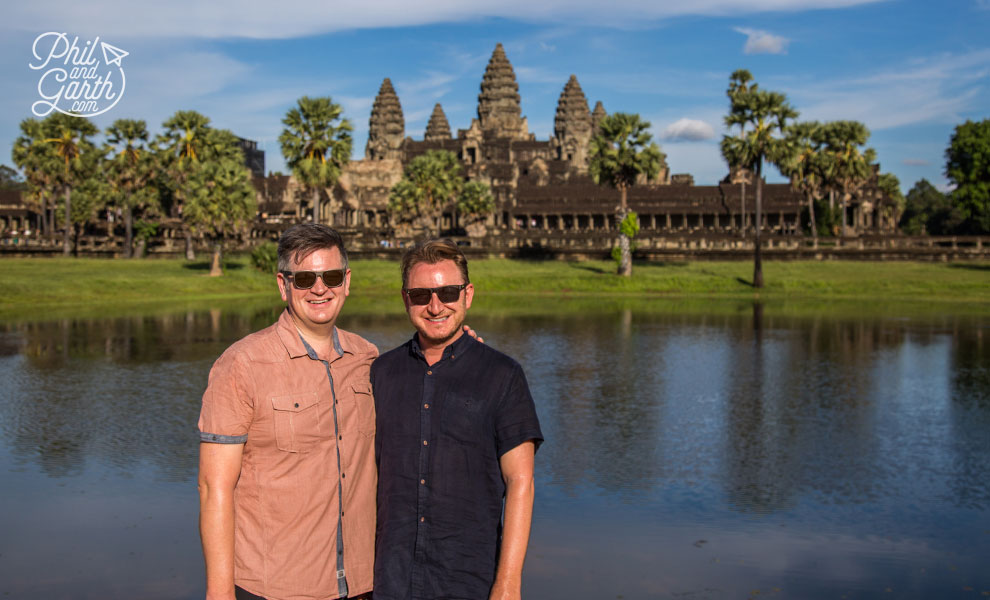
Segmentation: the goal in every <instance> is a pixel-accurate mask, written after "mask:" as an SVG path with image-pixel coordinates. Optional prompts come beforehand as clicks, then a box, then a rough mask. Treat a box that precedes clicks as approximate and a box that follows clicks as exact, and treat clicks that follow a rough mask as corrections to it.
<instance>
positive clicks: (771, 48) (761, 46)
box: [734, 27, 790, 54]
mask: <svg viewBox="0 0 990 600" xmlns="http://www.w3.org/2000/svg"><path fill="white" fill-rule="evenodd" d="M734 29H735V30H736V32H738V33H741V34H743V35H745V36H746V44H745V45H744V46H743V52H745V53H746V54H787V44H789V43H790V40H789V39H787V38H785V37H781V36H779V35H774V34H772V33H770V32H769V31H762V30H760V29H749V28H747V27H735V28H734Z"/></svg>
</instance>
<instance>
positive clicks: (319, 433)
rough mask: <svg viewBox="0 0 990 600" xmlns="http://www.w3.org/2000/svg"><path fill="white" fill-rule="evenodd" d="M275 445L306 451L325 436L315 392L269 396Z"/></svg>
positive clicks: (281, 448)
mask: <svg viewBox="0 0 990 600" xmlns="http://www.w3.org/2000/svg"><path fill="white" fill-rule="evenodd" d="M272 409H274V413H275V446H276V447H277V448H278V449H279V450H282V451H283V452H309V451H310V450H312V449H313V448H314V447H315V446H316V444H317V443H319V441H320V440H321V439H322V438H323V437H324V432H323V427H324V423H323V419H321V415H320V400H319V397H318V396H317V395H316V392H308V393H305V394H292V395H289V396H274V397H272Z"/></svg>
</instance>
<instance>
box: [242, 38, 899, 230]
mask: <svg viewBox="0 0 990 600" xmlns="http://www.w3.org/2000/svg"><path fill="white" fill-rule="evenodd" d="M477 101H478V104H477V118H475V119H472V120H471V123H470V124H468V126H467V128H465V129H458V130H457V132H456V135H455V134H453V133H452V130H451V127H450V124H449V122H448V120H447V116H446V114H445V113H444V111H443V107H442V106H441V105H440V104H437V105H436V106H434V108H433V112H432V114H431V115H430V119H429V122H428V124H427V126H426V130H425V131H424V132H423V136H422V138H421V139H415V138H414V137H411V136H407V135H406V131H405V119H404V117H403V113H402V104H401V102H400V99H399V97H398V95H397V94H396V92H395V88H394V87H393V86H392V82H391V81H390V80H389V79H388V78H385V79H384V81H383V82H382V84H381V87H380V88H379V90H378V95H377V97H376V98H375V101H374V104H373V106H372V109H371V116H370V119H369V130H368V143H367V145H366V147H365V152H364V159H363V160H355V161H351V163H350V164H349V165H348V166H347V168H346V169H345V172H344V175H343V176H342V177H341V179H340V183H339V184H338V186H337V188H336V189H334V190H333V191H332V194H331V202H330V203H328V204H329V206H328V207H327V211H328V212H326V213H325V214H324V215H323V216H324V220H325V221H326V222H327V223H329V224H332V225H334V226H336V227H338V228H341V229H342V230H353V231H354V233H359V232H360V233H364V234H367V235H369V236H376V235H377V237H379V238H382V239H384V238H387V237H389V236H395V234H396V233H397V232H396V230H395V227H394V225H395V223H392V222H390V218H389V214H388V208H387V206H388V197H389V192H390V190H391V188H392V186H393V185H395V183H397V182H398V181H399V180H400V179H401V178H402V170H403V165H405V164H407V163H408V162H409V161H410V160H412V159H413V158H415V157H416V156H418V155H420V154H423V153H425V152H427V151H429V150H449V151H450V152H453V153H454V154H456V155H457V157H458V159H459V160H460V161H461V164H462V166H463V170H464V173H465V175H466V176H467V178H468V179H469V180H472V181H481V182H484V183H485V184H487V185H488V186H489V187H490V189H491V191H492V195H493V197H494V199H495V202H496V206H497V209H496V211H495V213H494V214H492V215H490V216H489V217H488V219H487V221H486V222H485V223H484V227H481V228H474V229H473V230H470V231H469V230H467V229H465V228H464V227H463V226H462V224H461V223H459V222H458V216H457V214H455V213H453V212H448V213H445V214H444V215H443V216H442V217H441V218H442V223H440V228H441V229H442V230H443V231H444V232H445V233H447V234H450V235H453V236H458V235H461V236H467V237H469V238H471V237H473V238H485V239H477V240H476V241H475V242H474V243H473V244H472V245H475V244H476V245H480V246H484V245H486V244H492V243H495V241H494V240H493V237H498V236H501V237H502V238H506V237H508V238H513V239H515V240H516V243H513V242H508V240H506V239H502V240H501V241H500V242H499V244H498V245H505V244H506V243H508V245H526V244H539V245H541V246H547V247H564V248H566V247H569V246H579V247H590V246H595V245H598V242H595V241H594V240H595V239H596V238H603V239H602V240H601V243H602V244H608V243H609V242H608V239H611V237H613V236H614V230H615V229H616V228H617V224H616V218H615V213H616V211H615V209H616V206H617V205H618V203H619V193H618V192H617V191H616V190H614V189H612V188H609V187H607V186H602V185H597V184H595V183H594V181H593V180H592V179H591V177H590V176H589V175H588V160H589V142H590V140H591V138H592V137H593V136H594V135H595V133H596V130H597V126H598V123H599V121H600V120H601V119H602V118H603V117H604V116H605V115H606V112H605V108H604V106H603V105H602V103H601V102H597V103H596V104H595V106H594V110H590V109H589V107H588V106H589V104H588V100H587V97H586V96H585V93H584V90H582V88H581V84H580V82H579V81H578V78H577V76H575V75H571V76H570V78H569V79H568V80H567V81H566V82H565V83H564V86H563V89H562V91H561V93H560V97H559V99H558V101H557V110H556V114H555V116H554V127H553V134H552V136H551V137H550V138H549V139H545V140H540V139H537V138H536V136H535V135H534V134H533V133H531V132H530V131H529V126H528V123H527V120H526V117H525V116H524V115H522V110H521V106H520V96H519V85H518V83H517V82H516V76H515V72H514V70H513V68H512V64H511V63H510V62H509V58H508V57H507V56H506V53H505V49H504V48H503V47H502V44H498V45H496V46H495V50H494V51H493V52H492V55H491V58H490V60H489V61H488V65H487V67H486V68H485V72H484V74H483V75H482V78H481V86H480V93H479V94H478V99H477ZM268 179H269V180H271V179H272V178H271V177H269V178H268ZM285 179H289V178H285ZM753 183H754V182H753V180H752V176H751V175H749V174H748V173H747V172H746V171H739V172H735V173H730V174H727V175H726V177H725V178H724V179H723V180H722V181H721V182H720V183H718V184H717V185H702V186H698V185H694V180H693V177H692V176H691V175H688V174H674V175H671V174H670V172H669V170H668V168H667V165H666V164H665V163H664V164H663V165H662V168H661V171H660V175H659V177H658V178H657V179H656V180H655V181H653V182H646V181H641V182H639V184H638V185H636V186H633V187H632V188H631V189H630V190H629V195H628V201H629V207H630V209H631V210H633V211H635V212H636V213H638V215H639V219H640V227H641V234H640V235H641V236H642V237H644V240H643V241H644V242H646V245H647V246H649V245H650V242H649V239H650V238H655V237H657V236H660V237H663V236H669V235H671V234H685V233H690V234H707V235H709V236H714V237H718V236H720V235H725V234H729V235H732V234H738V233H739V232H740V231H742V229H743V228H744V227H752V226H753V225H754V224H755V206H754V201H753V199H754V188H753ZM291 188H292V185H291V182H286V181H283V182H281V183H277V182H272V181H267V182H266V183H265V184H263V185H260V186H259V194H260V196H261V197H262V200H263V202H262V204H263V205H264V206H265V210H264V212H265V215H264V216H265V218H266V219H267V220H268V221H269V222H272V223H276V222H284V220H293V219H305V218H306V215H307V214H309V212H308V211H309V207H308V206H306V204H307V202H308V199H307V198H306V196H304V195H298V194H294V193H290V192H291ZM882 200H883V195H882V193H881V192H880V191H879V189H878V188H877V187H876V185H875V182H874V185H872V186H867V189H866V190H864V192H862V193H860V194H859V195H858V198H857V199H855V200H854V202H853V203H852V204H851V206H850V211H849V220H850V223H849V224H850V226H851V227H852V228H853V230H854V231H875V232H881V231H890V230H892V229H893V227H894V225H895V224H894V223H893V222H891V220H890V219H883V218H881V217H880V215H881V212H880V211H878V210H874V207H876V206H877V203H878V202H880V201H882ZM805 205H806V201H805V200H804V198H803V197H802V196H801V195H800V194H799V193H798V192H795V191H794V190H793V189H792V188H791V186H790V185H789V184H766V183H764V186H763V214H762V220H763V228H764V231H766V232H767V233H768V234H776V235H796V234H800V232H801V223H800V219H801V213H802V209H803V208H804V206H805ZM608 232H611V233H608ZM403 233H407V234H408V233H409V232H403ZM656 243H661V242H657V241H656V240H654V245H656ZM641 247H642V246H641Z"/></svg>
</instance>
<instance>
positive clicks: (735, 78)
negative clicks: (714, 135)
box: [723, 69, 753, 238]
mask: <svg viewBox="0 0 990 600" xmlns="http://www.w3.org/2000/svg"><path fill="white" fill-rule="evenodd" d="M751 81H753V75H752V74H751V73H750V72H749V71H747V70H746V69H736V71H735V72H733V73H732V75H730V76H729V89H728V91H727V93H728V95H729V98H732V97H733V96H734V95H735V94H739V93H744V92H748V91H749V82H751ZM743 132H744V128H743V124H741V123H740V124H739V135H740V136H742V135H743ZM723 158H725V160H726V162H728V163H729V175H730V176H731V177H732V180H731V181H730V183H735V182H736V181H738V182H739V198H740V211H739V214H740V217H739V229H740V231H741V232H742V237H743V238H745V237H746V217H747V214H746V182H747V181H748V180H749V178H750V177H751V176H752V174H751V173H750V172H749V170H748V169H745V168H743V167H740V166H739V165H736V164H733V163H732V162H731V161H730V157H728V156H724V155H723Z"/></svg>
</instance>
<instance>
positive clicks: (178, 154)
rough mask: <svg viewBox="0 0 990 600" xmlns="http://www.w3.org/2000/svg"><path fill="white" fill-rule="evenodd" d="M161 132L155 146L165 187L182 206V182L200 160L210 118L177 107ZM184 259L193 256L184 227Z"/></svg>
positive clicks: (189, 236)
mask: <svg viewBox="0 0 990 600" xmlns="http://www.w3.org/2000/svg"><path fill="white" fill-rule="evenodd" d="M162 128H163V129H164V132H163V133H162V134H161V135H160V136H158V138H157V140H156V145H157V146H158V148H159V156H160V158H161V162H162V166H163V167H164V169H165V171H166V173H167V175H168V179H169V187H170V188H171V190H172V193H173V194H174V195H175V199H176V200H177V201H178V205H179V209H180V210H181V209H182V207H183V203H184V202H185V196H186V192H187V190H186V189H185V184H186V181H187V180H188V179H189V175H190V174H191V173H192V171H193V169H195V167H196V165H197V164H198V163H199V162H200V160H201V159H202V157H203V156H202V155H203V154H204V150H205V144H206V136H207V134H208V133H209V131H210V129H211V128H210V119H209V118H208V117H206V116H204V115H202V114H200V113H198V112H196V111H194V110H180V111H177V112H176V113H175V114H174V115H172V116H171V117H169V118H168V119H167V120H165V122H163V123H162ZM183 234H184V236H185V238H186V260H193V259H194V258H196V255H195V253H194V252H193V246H192V232H191V231H190V230H189V228H185V229H184V231H183Z"/></svg>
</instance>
